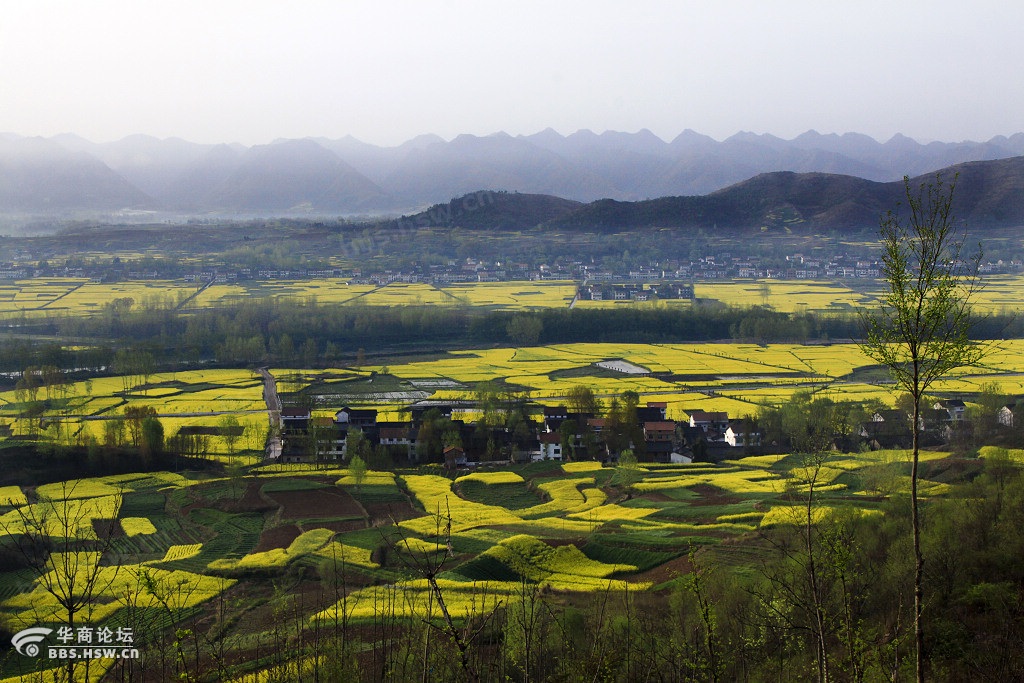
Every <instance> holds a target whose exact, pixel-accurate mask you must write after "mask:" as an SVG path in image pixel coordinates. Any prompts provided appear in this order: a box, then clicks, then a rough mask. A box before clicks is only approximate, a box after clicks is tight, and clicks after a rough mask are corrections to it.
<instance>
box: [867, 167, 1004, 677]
mask: <svg viewBox="0 0 1024 683" xmlns="http://www.w3.org/2000/svg"><path fill="white" fill-rule="evenodd" d="M903 183H904V189H905V193H906V198H907V203H908V209H909V218H906V219H904V218H901V217H900V216H899V215H898V214H896V213H893V212H892V211H890V212H889V213H888V214H886V216H885V218H883V220H882V224H881V238H882V274H883V277H884V280H885V286H886V289H885V292H884V294H883V295H882V297H881V304H880V306H879V309H878V311H877V312H876V313H875V314H873V315H871V316H870V317H865V319H864V320H865V324H866V328H867V334H866V339H865V340H864V341H863V342H862V343H861V350H862V351H863V352H864V353H865V354H866V355H867V356H869V357H870V358H872V359H873V360H875V362H877V363H879V364H881V365H883V366H884V367H885V368H886V369H888V371H889V374H890V376H891V377H892V379H893V381H894V382H895V383H896V387H897V388H898V389H900V390H902V391H905V392H907V393H908V394H910V395H911V397H912V398H913V419H912V421H911V424H912V425H914V428H913V429H912V430H911V432H912V434H913V452H912V461H911V462H912V464H911V471H910V498H911V527H912V533H913V545H914V559H915V569H914V636H915V643H916V659H917V680H918V681H922V682H923V681H924V678H925V646H924V623H923V620H922V611H923V609H924V581H923V579H924V556H923V554H922V552H921V520H920V511H919V501H918V490H917V488H918V487H917V482H918V460H919V455H920V443H919V442H920V433H919V430H918V429H917V428H916V426H917V425H918V424H919V418H920V415H921V407H922V399H923V397H924V395H925V392H927V391H928V389H929V388H930V387H931V386H932V385H933V384H935V382H937V381H938V380H939V379H941V378H943V377H945V376H946V375H948V374H949V373H950V372H951V371H953V370H955V369H956V368H961V367H965V366H970V365H974V364H976V363H977V362H978V361H979V360H980V359H981V357H982V355H983V352H984V349H983V347H981V346H979V345H976V344H973V343H972V342H971V341H970V339H969V336H968V335H969V332H970V328H971V308H970V304H971V299H972V297H973V295H974V294H975V293H976V291H977V290H978V287H979V282H978V268H979V266H980V264H981V254H980V251H979V253H978V254H976V255H974V256H973V257H970V258H968V259H966V261H965V259H964V254H963V249H964V245H963V238H962V234H961V232H960V231H958V230H957V229H956V227H955V223H954V217H953V194H954V190H955V188H956V180H955V179H954V181H953V183H952V184H950V185H949V186H948V188H947V186H946V185H945V184H944V183H943V181H942V178H941V177H939V176H936V179H935V181H934V182H932V183H924V184H922V185H921V187H920V188H918V190H917V191H916V192H915V191H914V190H913V189H912V188H911V185H910V180H909V178H906V177H905V178H904V179H903Z"/></svg>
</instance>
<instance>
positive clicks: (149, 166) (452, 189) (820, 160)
mask: <svg viewBox="0 0 1024 683" xmlns="http://www.w3.org/2000/svg"><path fill="white" fill-rule="evenodd" d="M1022 155H1024V133H1017V134H1015V135H1013V136H1011V137H1003V136H999V137H995V138H993V139H991V140H989V141H987V142H981V143H977V142H960V143H943V142H932V143H929V144H920V143H918V142H915V141H914V140H912V139H910V138H907V137H904V136H900V135H897V136H895V137H893V138H892V139H890V140H888V141H887V142H885V143H880V142H878V141H876V140H874V139H872V138H870V137H868V136H865V135H860V134H856V133H847V134H844V135H835V134H831V135H821V134H818V133H816V132H813V131H809V132H807V133H804V134H803V135H800V136H799V137H797V138H794V139H793V140H783V139H780V138H777V137H774V136H772V135H756V134H753V133H738V134H736V135H734V136H733V137H731V138H728V139H727V140H724V141H722V142H718V141H715V140H713V139H712V138H710V137H707V136H704V135H700V134H699V133H696V132H693V131H690V130H687V131H684V132H683V133H682V134H680V135H679V136H678V137H676V138H675V139H674V140H672V141H671V142H665V141H663V140H661V139H660V138H658V137H657V136H655V135H654V134H653V133H651V132H650V131H647V130H643V131H640V132H638V133H619V132H614V131H608V132H605V133H602V134H596V133H593V132H591V131H588V130H582V131H579V132H576V133H573V134H572V135H568V136H563V135H561V134H559V133H557V132H555V131H554V130H551V129H548V130H544V131H541V132H539V133H536V134H534V135H527V136H522V135H520V136H515V137H513V136H510V135H507V134H505V133H496V134H493V135H489V136H485V137H477V136H472V135H460V136H459V137H456V138H455V139H453V140H451V141H445V140H443V139H442V138H440V137H437V136H434V135H423V136H420V137H417V138H414V139H412V140H409V141H408V142H406V143H404V144H402V145H399V146H397V147H378V146H376V145H371V144H367V143H364V142H361V141H359V140H356V139H355V138H352V137H351V136H349V137H345V138H341V139H337V140H330V139H326V138H306V139H298V140H280V141H275V142H274V143H272V144H269V145H259V146H254V147H250V148H246V147H244V146H242V145H237V144H234V145H226V144H225V145H203V144H196V143H192V142H187V141H185V140H181V139H177V138H169V139H165V140H160V139H157V138H153V137H149V136H145V135H134V136H130V137H127V138H124V139H122V140H119V141H117V142H112V143H105V144H97V143H92V142H89V141H87V140H85V139H82V138H80V137H77V136H75V135H70V134H65V135H59V136H55V137H53V138H48V139H43V138H25V137H21V136H18V135H14V134H0V212H3V213H7V214H23V215H34V216H40V215H44V216H58V217H59V216H64V217H67V216H73V215H75V214H76V213H77V214H81V213H93V214H96V213H113V212H119V211H124V210H142V211H159V212H167V213H175V214H227V215H237V216H254V215H348V214H352V215H355V214H379V213H398V212H409V211H413V210H416V209H419V208H423V207H425V206H428V205H430V204H434V203H438V202H444V201H447V200H449V199H450V198H452V197H457V196H460V195H463V194H466V193H469V192H474V191H477V190H507V191H513V192H522V193H533V194H544V195H555V196H558V197H562V198H566V199H571V200H575V201H580V202H591V201H594V200H597V199H602V198H608V199H614V200H620V201H636V200H642V199H650V198H656V197H667V196H693V195H705V194H709V193H712V192H715V191H716V190H720V189H722V188H724V187H728V186H730V185H733V184H735V183H738V182H740V181H743V180H746V179H749V178H752V177H754V176H756V175H758V174H760V173H765V172H772V171H793V172H798V173H808V172H820V173H829V174H842V175H849V176H856V177H858V178H863V179H867V180H873V181H879V182H884V181H893V180H897V179H900V178H902V177H903V176H904V175H910V176H916V175H920V174H924V173H928V172H930V171H935V170H937V169H940V168H944V167H947V166H951V165H954V164H959V163H963V162H967V161H977V160H992V159H1003V158H1008V157H1015V156H1022Z"/></svg>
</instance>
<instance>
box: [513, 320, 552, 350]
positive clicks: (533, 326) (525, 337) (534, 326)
mask: <svg viewBox="0 0 1024 683" xmlns="http://www.w3.org/2000/svg"><path fill="white" fill-rule="evenodd" d="M543 330H544V323H543V322H541V319H540V318H538V317H536V316H533V315H514V316H512V319H511V320H509V321H508V325H507V326H506V328H505V332H506V333H507V334H508V338H509V340H510V341H511V342H512V343H513V344H515V345H516V346H533V345H534V344H536V343H537V340H538V339H540V333H541V332H542V331H543Z"/></svg>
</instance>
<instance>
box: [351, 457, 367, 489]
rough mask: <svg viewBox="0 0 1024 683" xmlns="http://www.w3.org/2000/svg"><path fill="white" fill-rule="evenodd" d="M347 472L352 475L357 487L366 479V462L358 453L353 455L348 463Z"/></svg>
mask: <svg viewBox="0 0 1024 683" xmlns="http://www.w3.org/2000/svg"><path fill="white" fill-rule="evenodd" d="M348 473H349V474H351V475H352V478H353V479H354V480H355V482H356V489H358V488H359V487H360V486H362V485H363V482H364V481H365V480H366V462H365V461H364V460H363V459H362V458H360V457H359V456H358V455H353V456H352V459H351V460H349V463H348Z"/></svg>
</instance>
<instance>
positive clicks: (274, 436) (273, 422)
mask: <svg viewBox="0 0 1024 683" xmlns="http://www.w3.org/2000/svg"><path fill="white" fill-rule="evenodd" d="M259 373H260V376H261V377H263V400H264V401H266V402H267V415H268V417H269V418H270V436H268V437H267V456H266V457H267V459H268V460H277V459H278V458H279V457H281V397H280V396H278V395H277V381H276V380H274V376H273V375H271V374H270V370H268V369H267V368H260V369H259Z"/></svg>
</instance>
